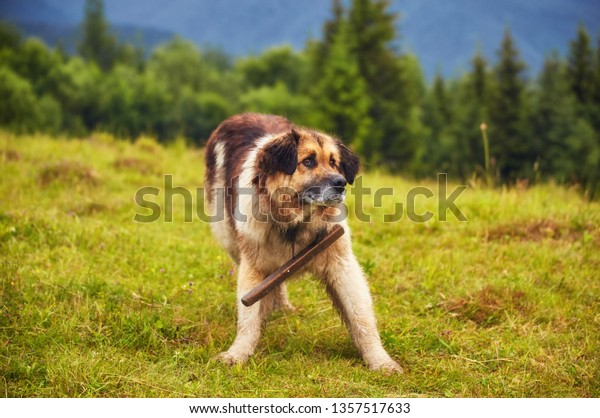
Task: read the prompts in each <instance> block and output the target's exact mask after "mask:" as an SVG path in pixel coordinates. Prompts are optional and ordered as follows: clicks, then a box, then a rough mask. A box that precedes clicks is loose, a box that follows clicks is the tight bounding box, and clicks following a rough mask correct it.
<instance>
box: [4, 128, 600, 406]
mask: <svg viewBox="0 0 600 418" xmlns="http://www.w3.org/2000/svg"><path fill="white" fill-rule="evenodd" d="M0 167H1V180H0V205H1V206H0V280H1V286H0V306H1V312H0V357H1V359H0V395H1V396H9V397H125V396H128V397H166V396H168V397H183V396H194V397H275V396H277V397H280V396H284V397H375V396H377V397H398V396H403V397H404V396H410V397H420V396H425V397H445V396H447V397H455V396H463V397H464V396H467V397H490V396H493V397H550V396H551V397H567V396H568V397H598V396H600V356H599V354H598V353H600V205H598V204H595V203H588V202H586V201H585V200H583V199H582V198H580V196H579V195H578V193H577V191H576V190H567V189H565V188H563V187H559V186H554V185H539V186H534V187H531V188H527V189H526V188H523V187H522V188H513V189H502V190H485V189H481V188H477V187H470V188H469V189H468V190H467V191H466V192H465V193H464V194H463V195H462V196H461V197H460V198H459V199H458V200H457V204H458V206H459V208H460V209H461V210H462V212H463V213H464V214H465V215H466V216H467V218H468V222H459V221H457V220H456V219H455V218H454V217H453V216H452V215H451V214H449V219H448V221H447V222H439V221H438V220H436V219H433V220H431V221H429V222H427V223H415V222H412V221H410V220H408V219H406V218H403V219H402V220H401V221H399V222H396V223H392V224H385V223H384V222H383V214H384V213H388V212H390V209H391V208H392V206H393V204H394V203H395V202H398V201H402V200H404V197H405V196H406V193H407V191H408V190H409V189H410V188H411V187H414V186H416V185H417V183H415V182H409V181H407V180H404V179H402V178H399V177H394V176H390V175H385V174H379V173H377V172H375V171H367V172H366V173H365V174H364V175H363V180H364V184H365V185H366V186H369V187H372V188H376V187H393V188H394V190H395V192H396V195H395V196H394V197H393V198H392V197H387V198H384V201H383V203H384V207H382V208H376V207H374V205H373V203H372V202H368V201H367V202H365V204H364V205H363V208H364V211H365V212H367V213H370V214H371V215H373V221H372V222H371V223H363V222H359V221H358V220H356V219H355V218H351V221H350V222H351V226H352V228H353V236H354V248H355V252H356V254H357V256H358V258H359V260H360V262H361V264H362V265H363V268H364V270H365V271H366V273H367V275H368V277H369V282H370V286H371V290H372V293H373V297H374V301H375V306H376V312H377V317H378V321H379V327H380V332H381V335H382V339H383V341H384V345H385V346H386V348H387V349H388V351H389V352H390V354H391V355H392V356H393V357H395V358H396V359H397V360H398V361H399V362H400V363H401V364H402V365H403V367H404V369H405V373H404V374H403V375H399V376H396V375H393V376H386V375H383V374H380V373H376V372H370V371H369V370H367V368H366V367H365V366H364V365H363V364H362V362H361V360H360V358H359V355H358V353H357V351H356V350H355V348H354V347H353V345H352V343H351V341H350V338H349V336H348V334H347V332H346V330H345V329H344V327H343V326H342V324H341V321H340V320H339V318H338V317H337V315H336V313H335V312H334V310H333V309H332V307H331V304H330V302H329V300H328V299H327V297H326V295H325V292H324V290H323V288H322V286H321V285H320V284H319V283H318V281H317V280H316V279H314V278H311V277H303V278H300V279H298V280H295V281H293V282H291V283H290V284H289V289H290V299H291V301H292V303H293V304H294V305H295V306H296V308H297V309H296V312H294V313H276V314H275V315H274V316H273V317H272V318H271V320H270V322H269V324H268V326H267V328H266V330H265V332H264V335H263V338H262V340H261V342H260V345H259V348H258V351H257V354H256V355H255V356H254V357H253V358H252V359H251V360H250V362H249V363H248V364H247V365H244V366H235V367H232V368H229V367H227V366H224V365H222V364H220V363H219V362H218V361H216V360H215V356H216V355H217V354H218V353H219V352H221V351H222V350H224V349H226V348H227V347H228V346H229V344H230V343H231V342H232V340H233V338H234V336H235V318H236V312H235V294H234V289H235V273H234V272H233V265H232V263H231V262H230V261H229V260H228V259H227V256H226V254H225V252H224V251H223V250H221V249H220V248H219V247H218V246H217V244H216V242H215V241H214V239H213V238H212V236H211V234H210V230H209V226H208V225H207V224H206V223H204V222H201V221H198V220H195V221H194V222H192V223H186V222H184V221H183V212H182V207H183V202H182V199H179V198H177V197H176V198H175V199H176V200H175V204H176V206H175V209H176V210H175V220H174V222H172V223H166V222H163V221H159V222H154V223H136V222H133V216H134V214H135V213H136V211H139V208H137V207H136V205H135V203H134V194H135V192H136V191H137V190H138V189H139V188H140V187H143V186H148V185H149V186H155V187H160V188H162V187H163V174H165V173H169V174H173V180H174V184H175V185H177V186H184V187H187V188H189V189H192V190H194V189H195V188H196V187H199V186H201V184H202V178H203V157H202V151H201V150H196V149H188V148H186V147H185V146H184V145H183V143H182V142H176V143H174V144H172V145H170V146H168V147H162V146H160V145H157V144H156V143H154V142H153V141H151V140H149V139H142V140H138V141H137V142H135V143H129V142H122V141H115V140H113V139H112V138H110V137H108V136H105V135H94V136H92V137H91V138H89V139H86V140H79V141H75V140H65V139H50V138H47V137H42V136H38V137H16V136H12V135H10V134H6V133H4V134H0ZM419 185H425V186H428V187H431V188H432V189H433V190H434V191H435V190H436V186H435V184H433V183H430V184H429V183H420V184H419ZM451 188H452V187H451ZM434 200H435V199H424V198H422V199H420V200H419V201H418V205H417V212H421V211H424V210H426V209H430V210H432V211H434V212H435V207H436V205H435V202H434ZM350 204H351V205H352V199H350ZM141 213H145V212H141Z"/></svg>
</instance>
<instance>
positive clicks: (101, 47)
mask: <svg viewBox="0 0 600 418" xmlns="http://www.w3.org/2000/svg"><path fill="white" fill-rule="evenodd" d="M82 32H83V38H82V40H81V42H80V43H79V45H78V51H79V53H80V54H81V56H82V57H83V58H85V59H87V60H90V61H93V62H95V63H96V64H98V66H99V67H100V68H101V69H102V70H104V71H106V70H109V69H111V68H112V66H113V64H114V63H115V61H116V59H117V56H118V54H119V51H118V44H117V39H116V37H115V35H113V34H111V33H110V31H109V25H108V22H107V21H106V17H105V15H104V3H103V2H102V0H86V2H85V16H84V21H83V24H82Z"/></svg>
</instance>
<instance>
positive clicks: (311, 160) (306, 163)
mask: <svg viewBox="0 0 600 418" xmlns="http://www.w3.org/2000/svg"><path fill="white" fill-rule="evenodd" d="M302 164H304V166H305V167H308V168H312V167H314V166H316V165H317V162H316V161H315V159H314V158H313V157H308V158H305V159H304V160H302Z"/></svg>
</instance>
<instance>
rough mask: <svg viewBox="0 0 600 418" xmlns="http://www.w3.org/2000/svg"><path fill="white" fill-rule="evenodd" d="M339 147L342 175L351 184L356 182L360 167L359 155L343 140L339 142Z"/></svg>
mask: <svg viewBox="0 0 600 418" xmlns="http://www.w3.org/2000/svg"><path fill="white" fill-rule="evenodd" d="M338 147H339V149H340V169H341V171H342V175H343V176H344V177H345V178H346V181H347V182H348V183H349V184H352V183H354V178H355V177H356V174H357V173H358V170H359V168H360V163H359V161H358V157H357V156H356V154H355V153H354V152H352V150H351V149H350V148H348V147H347V146H345V145H344V144H342V143H341V142H339V143H338Z"/></svg>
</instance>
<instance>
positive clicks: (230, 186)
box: [205, 113, 402, 372]
mask: <svg viewBox="0 0 600 418" xmlns="http://www.w3.org/2000/svg"><path fill="white" fill-rule="evenodd" d="M358 168H359V161H358V158H357V157H356V155H354V153H352V151H350V149H349V148H347V147H346V146H345V145H343V144H342V143H341V142H340V141H339V140H338V139H335V138H332V137H331V136H328V135H325V134H323V133H321V132H317V131H314V130H310V129H304V128H300V127H297V126H294V125H292V124H291V122H290V121H288V120H287V119H285V118H283V117H280V116H273V115H262V114H254V113H245V114H241V115H237V116H233V117H231V118H229V119H227V120H225V121H224V122H223V123H221V125H219V126H218V127H217V129H216V130H215V131H214V132H213V133H212V135H211V137H210V139H209V141H208V144H207V147H206V179H205V193H206V194H205V201H206V203H207V208H208V210H209V212H210V213H211V214H213V215H219V214H221V215H223V216H222V217H221V220H220V221H217V222H213V223H212V224H211V226H212V229H213V232H214V233H215V235H216V237H217V239H218V240H219V241H220V242H221V244H222V245H223V246H224V247H225V249H226V250H227V252H228V253H229V255H230V256H231V258H232V259H233V260H234V261H235V263H236V264H238V282H237V283H238V285H237V296H238V323H237V336H236V338H235V341H234V342H233V344H232V345H231V347H230V348H229V350H227V351H226V352H224V353H221V355H220V358H221V360H222V361H224V362H225V363H228V364H235V363H242V362H244V361H246V360H247V359H248V358H249V357H250V356H251V355H252V354H253V353H254V350H255V349H256V346H257V344H258V340H259V337H260V334H261V327H262V324H263V321H264V320H265V318H266V317H267V315H268V314H269V313H270V312H272V311H273V310H274V309H276V308H292V306H291V305H290V303H289V301H288V298H287V291H286V288H285V284H282V285H280V286H279V287H278V288H277V289H276V290H274V291H273V292H271V293H270V294H268V295H267V296H266V297H265V298H264V299H262V300H260V301H259V302H257V303H256V304H254V305H252V306H250V307H246V306H244V305H243V304H242V303H241V301H240V300H241V298H242V296H244V295H245V294H246V293H247V292H248V291H249V290H251V289H252V288H253V287H254V286H255V285H257V284H258V283H259V282H260V281H262V280H263V279H264V278H265V277H266V276H267V275H269V274H270V273H272V272H273V271H275V270H276V269H277V268H278V267H280V266H281V265H282V264H283V263H285V262H286V261H287V260H289V259H290V258H291V257H292V255H293V253H294V252H295V251H296V252H298V251H300V250H302V249H303V248H304V247H306V246H307V245H308V244H310V243H311V242H312V241H313V240H315V238H316V237H317V236H319V234H323V233H324V232H326V231H327V230H329V229H330V228H331V227H332V226H333V225H334V224H336V223H338V224H340V225H341V226H342V227H343V228H344V230H345V232H346V233H345V234H344V235H343V236H342V237H341V238H340V239H338V240H337V241H336V242H335V243H334V244H333V245H331V246H330V247H329V248H327V249H326V250H325V251H323V252H322V253H321V254H319V255H317V256H316V257H315V258H314V259H313V260H312V261H311V262H309V263H308V264H307V265H306V267H305V268H304V270H303V271H304V272H305V271H308V272H310V273H312V274H314V275H315V276H317V277H320V278H321V279H322V280H323V282H324V284H325V287H326V289H327V293H328V294H329V296H330V297H331V299H332V300H333V303H334V305H335V307H336V308H337V310H338V311H339V313H340V314H341V317H342V319H343V321H344V323H345V324H346V326H347V327H348V329H349V331H350V334H351V335H352V339H353V341H354V344H355V345H356V347H357V348H358V350H359V352H360V354H361V356H362V358H363V360H364V361H365V363H366V364H367V365H368V366H369V367H370V368H371V369H374V370H384V371H391V372H401V371H402V369H401V368H400V366H399V365H398V364H397V363H396V362H395V361H394V360H392V358H390V356H389V355H388V353H387V352H386V351H385V349H384V348H383V346H382V344H381V340H380V337H379V332H378V331H377V324H376V321H375V315H374V312H373V303H372V300H371V295H370V293H369V288H368V286H367V282H366V280H365V277H364V274H363V272H362V270H361V268H360V266H359V264H358V262H357V260H356V258H355V256H354V254H353V253H352V246H351V241H350V233H349V230H348V225H347V223H346V220H345V216H341V215H344V213H343V211H342V210H343V209H344V206H343V205H342V202H343V200H344V188H345V186H346V183H350V184H352V183H353V181H354V177H355V176H356V173H357V171H358ZM303 271H301V272H300V273H299V274H302V272H303ZM292 309H293V308H292Z"/></svg>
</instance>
